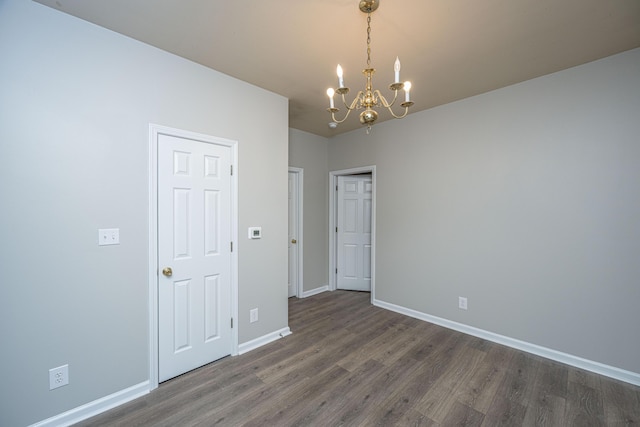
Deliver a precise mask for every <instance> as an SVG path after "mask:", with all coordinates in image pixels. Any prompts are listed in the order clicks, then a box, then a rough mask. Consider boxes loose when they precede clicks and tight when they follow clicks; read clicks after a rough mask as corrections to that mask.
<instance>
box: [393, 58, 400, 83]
mask: <svg viewBox="0 0 640 427" xmlns="http://www.w3.org/2000/svg"><path fill="white" fill-rule="evenodd" d="M393 71H395V72H396V73H395V74H396V80H395V82H396V83H399V82H400V59H398V57H397V56H396V62H395V64H393Z"/></svg>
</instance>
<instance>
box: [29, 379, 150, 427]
mask: <svg viewBox="0 0 640 427" xmlns="http://www.w3.org/2000/svg"><path fill="white" fill-rule="evenodd" d="M147 393H149V381H145V382H142V383H140V384H136V385H134V386H131V387H129V388H126V389H124V390H120V391H118V392H115V393H113V394H110V395H108V396H105V397H102V398H100V399H97V400H94V401H93V402H89V403H87V404H85V405H82V406H78V407H77V408H73V409H71V410H70V411H67V412H63V413H62V414H58V415H56V416H54V417H51V418H47V419H46V420H43V421H40V422H38V423H35V424H32V425H31V427H45V426H46V427H61V426H70V425H72V424H75V423H78V422H80V421H83V420H86V419H87V418H91V417H93V416H94V415H98V414H100V413H102V412H105V411H108V410H109V409H112V408H115V407H116V406H119V405H122V404H125V403H127V402H129V401H131V400H133V399H137V398H138V397H140V396H144V395H145V394H147Z"/></svg>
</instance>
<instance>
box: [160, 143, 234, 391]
mask: <svg viewBox="0 0 640 427" xmlns="http://www.w3.org/2000/svg"><path fill="white" fill-rule="evenodd" d="M230 162H231V149H230V148H229V147H227V146H222V145H216V144H210V143H206V142H201V141H195V140H192V139H188V138H182V137H178V136H170V135H159V136H158V266H159V270H160V271H159V278H158V371H159V375H158V378H159V381H165V380H167V379H169V378H173V377H175V376H177V375H180V374H182V373H184V372H187V371H189V370H192V369H195V368H197V367H199V366H202V365H205V364H207V363H209V362H212V361H214V360H217V359H220V358H222V357H224V356H227V355H229V354H231V352H232V334H231V248H230V244H231V227H230V223H231V178H230ZM168 269H171V271H169V270H168Z"/></svg>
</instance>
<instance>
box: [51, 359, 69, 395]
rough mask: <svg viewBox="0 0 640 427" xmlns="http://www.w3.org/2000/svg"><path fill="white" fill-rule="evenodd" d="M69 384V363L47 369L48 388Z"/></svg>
mask: <svg viewBox="0 0 640 427" xmlns="http://www.w3.org/2000/svg"><path fill="white" fill-rule="evenodd" d="M67 384H69V365H62V366H58V367H57V368H52V369H49V390H53V389H56V388H58V387H62V386H63V385H67Z"/></svg>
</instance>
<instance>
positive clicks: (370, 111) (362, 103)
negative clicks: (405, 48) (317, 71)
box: [327, 0, 413, 134]
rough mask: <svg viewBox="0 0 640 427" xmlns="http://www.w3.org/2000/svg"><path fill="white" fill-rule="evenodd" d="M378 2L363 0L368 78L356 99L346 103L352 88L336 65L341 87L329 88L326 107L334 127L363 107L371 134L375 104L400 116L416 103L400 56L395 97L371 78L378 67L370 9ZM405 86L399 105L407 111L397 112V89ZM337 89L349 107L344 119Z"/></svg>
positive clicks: (392, 86)
mask: <svg viewBox="0 0 640 427" xmlns="http://www.w3.org/2000/svg"><path fill="white" fill-rule="evenodd" d="M378 6H380V1H379V0H360V10H361V11H362V12H364V13H366V14H367V68H365V69H364V70H362V74H364V75H365V77H366V79H367V85H366V87H365V90H364V91H362V90H361V91H359V92H358V93H357V95H356V97H355V99H354V100H353V101H352V102H351V103H347V100H346V97H345V95H346V94H348V93H349V88H348V87H346V86H345V85H344V78H343V73H342V67H341V66H340V64H338V67H337V69H336V70H337V74H338V88H337V89H333V88H329V89H327V95H328V96H329V108H327V111H328V112H330V113H331V118H332V119H333V122H331V123H329V126H330V127H331V128H335V127H336V126H337V125H338V124H339V123H342V122H344V121H345V120H347V117H349V113H351V111H353V110H356V109H359V110H361V109H364V111H362V112H361V113H360V123H362V124H363V125H365V126H367V134H368V133H369V132H370V131H371V126H372V125H373V124H374V123H375V121H376V120H377V119H378V112H377V111H376V110H374V108H380V107H384V108H386V109H388V110H389V112H390V113H391V115H392V116H393V117H395V118H396V119H401V118H403V117H404V116H406V115H407V113H408V112H409V107H411V106H412V105H413V102H411V99H410V95H409V91H410V90H411V83H410V82H404V83H403V82H401V81H400V60H399V59H398V58H396V61H395V64H394V66H393V70H394V72H395V81H394V82H393V83H391V84H390V85H389V89H390V90H392V91H393V100H392V101H391V102H389V101H387V99H386V98H385V97H384V96H382V93H380V91H379V90H378V89H375V90H374V89H373V86H372V82H371V80H372V76H373V74H374V73H375V72H376V70H375V68H372V67H371V13H372V12H374V11H375V10H376V9H378ZM402 89H404V91H405V98H404V102H402V103H401V104H400V106H401V107H403V108H404V113H401V114H396V113H394V111H393V110H392V107H393V106H394V105H395V103H396V100H397V99H398V91H400V90H402ZM336 93H337V94H338V95H340V96H341V97H342V102H343V103H344V106H345V107H346V109H347V114H346V115H345V116H344V117H343V118H342V120H339V119H337V118H336V113H337V112H338V111H340V110H339V109H338V108H335V104H334V99H333V97H334V96H335V94H336Z"/></svg>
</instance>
